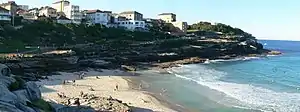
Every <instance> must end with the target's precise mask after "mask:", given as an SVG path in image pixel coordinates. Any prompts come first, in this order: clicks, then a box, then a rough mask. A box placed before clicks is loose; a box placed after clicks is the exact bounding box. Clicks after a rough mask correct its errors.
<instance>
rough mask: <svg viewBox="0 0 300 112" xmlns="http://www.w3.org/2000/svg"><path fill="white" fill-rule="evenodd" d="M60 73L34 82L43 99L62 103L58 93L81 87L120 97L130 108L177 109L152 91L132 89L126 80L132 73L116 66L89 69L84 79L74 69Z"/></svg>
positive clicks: (135, 111)
mask: <svg viewBox="0 0 300 112" xmlns="http://www.w3.org/2000/svg"><path fill="white" fill-rule="evenodd" d="M60 74H61V75H54V76H48V79H46V80H41V81H40V82H37V84H38V85H41V86H42V87H41V89H40V90H41V91H42V97H43V98H44V99H45V100H47V101H52V102H56V103H61V102H60V100H61V99H60V98H58V96H57V93H63V94H65V95H66V96H69V97H78V94H79V93H80V91H83V92H84V93H89V94H94V95H96V96H100V97H112V98H115V99H118V100H121V101H122V102H123V103H126V104H128V105H129V106H130V107H132V111H133V112H141V111H142V112H144V111H146V112H148V111H163V112H176V110H173V109H172V108H171V107H169V106H168V105H165V104H167V103H164V102H162V101H163V100H159V99H158V98H157V97H155V96H154V95H152V93H149V92H147V91H142V90H138V89H135V87H134V86H133V85H132V80H131V81H129V80H128V79H129V78H130V77H132V78H133V77H135V76H131V75H130V74H131V73H129V72H122V71H119V70H104V71H102V72H97V71H88V72H87V73H86V76H85V77H84V79H76V75H74V73H67V72H60ZM96 77H97V78H96ZM62 80H67V81H72V80H75V81H76V82H75V83H73V84H71V85H69V84H66V85H63V84H62ZM68 83H69V82H68ZM116 83H117V85H118V86H119V90H117V91H115V90H114V89H115V84H116ZM89 88H93V89H94V91H89V90H88V89H89Z"/></svg>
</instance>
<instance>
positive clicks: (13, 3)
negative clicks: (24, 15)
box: [0, 1, 18, 6]
mask: <svg viewBox="0 0 300 112" xmlns="http://www.w3.org/2000/svg"><path fill="white" fill-rule="evenodd" d="M7 5H14V6H18V5H17V4H16V2H15V1H8V2H7V3H2V4H0V6H7Z"/></svg>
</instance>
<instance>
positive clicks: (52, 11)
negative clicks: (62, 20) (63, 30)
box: [39, 6, 57, 17]
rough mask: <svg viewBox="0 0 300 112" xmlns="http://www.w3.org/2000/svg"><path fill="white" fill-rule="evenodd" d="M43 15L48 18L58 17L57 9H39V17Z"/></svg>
mask: <svg viewBox="0 0 300 112" xmlns="http://www.w3.org/2000/svg"><path fill="white" fill-rule="evenodd" d="M42 15H44V16H46V17H56V16H57V13H56V9H54V8H52V7H49V6H45V7H41V8H40V9H39V16H42Z"/></svg>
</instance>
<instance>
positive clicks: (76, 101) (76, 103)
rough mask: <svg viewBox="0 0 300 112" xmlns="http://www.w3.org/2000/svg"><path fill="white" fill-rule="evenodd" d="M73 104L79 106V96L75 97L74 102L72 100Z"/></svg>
mask: <svg viewBox="0 0 300 112" xmlns="http://www.w3.org/2000/svg"><path fill="white" fill-rule="evenodd" d="M74 104H75V105H77V106H80V101H79V98H76V99H75V102H74Z"/></svg>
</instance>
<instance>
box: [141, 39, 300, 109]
mask: <svg viewBox="0 0 300 112" xmlns="http://www.w3.org/2000/svg"><path fill="white" fill-rule="evenodd" d="M261 42H262V43H265V47H266V48H269V49H275V50H280V51H282V52H283V53H284V55H281V56H270V57H267V58H243V59H238V60H231V61H222V60H214V61H210V62H209V63H206V64H195V65H184V66H181V67H178V68H172V69H169V70H168V71H169V72H170V73H171V74H159V73H157V72H155V71H143V74H144V75H143V76H142V79H143V80H144V81H145V82H147V83H148V84H149V85H150V86H149V89H151V90H153V91H160V90H161V88H165V89H167V92H166V93H165V94H164V96H165V97H166V98H167V99H169V100H170V101H171V102H173V103H176V104H179V105H181V106H184V107H186V108H188V109H190V110H192V111H195V112H198V111H201V112H253V111H266V112H268V111H269V112H274V111H275V112H300V69H299V68H300V42H292V41H261ZM149 74H151V75H149Z"/></svg>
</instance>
